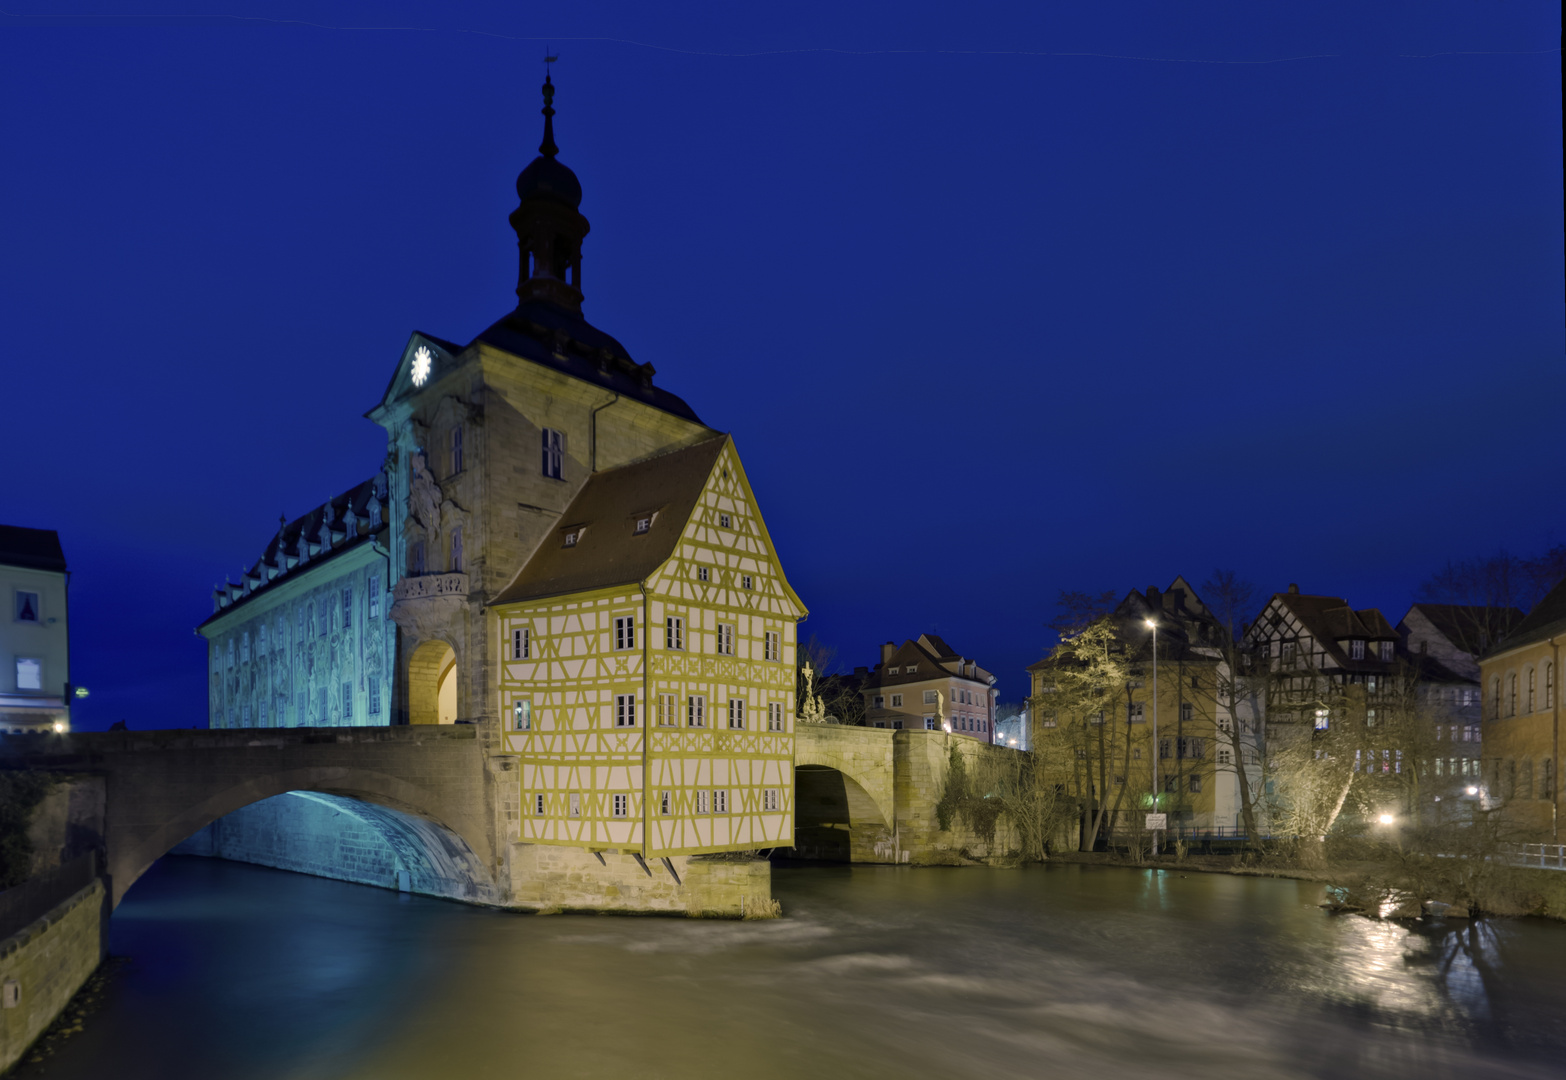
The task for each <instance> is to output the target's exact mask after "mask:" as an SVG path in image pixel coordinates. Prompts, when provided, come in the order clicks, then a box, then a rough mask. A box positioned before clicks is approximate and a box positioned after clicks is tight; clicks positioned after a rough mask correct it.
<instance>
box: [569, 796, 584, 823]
mask: <svg viewBox="0 0 1566 1080" xmlns="http://www.w3.org/2000/svg"><path fill="white" fill-rule="evenodd" d="M570 803H571V816H572V817H581V816H582V793H581V792H579V791H573V792H571V799H570Z"/></svg>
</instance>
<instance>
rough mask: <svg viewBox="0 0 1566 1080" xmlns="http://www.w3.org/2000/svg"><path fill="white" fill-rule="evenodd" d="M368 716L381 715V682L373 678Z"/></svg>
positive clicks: (279, 714)
mask: <svg viewBox="0 0 1566 1080" xmlns="http://www.w3.org/2000/svg"><path fill="white" fill-rule="evenodd" d="M370 715H371V716H379V715H381V682H380V680H379V679H377V678H374V677H373V676H372V677H371V679H370ZM278 719H282V712H281V711H279V713H278Z"/></svg>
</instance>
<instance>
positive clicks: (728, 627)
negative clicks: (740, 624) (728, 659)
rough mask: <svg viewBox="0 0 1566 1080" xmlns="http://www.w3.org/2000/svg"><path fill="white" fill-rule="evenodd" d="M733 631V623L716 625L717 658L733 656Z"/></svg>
mask: <svg viewBox="0 0 1566 1080" xmlns="http://www.w3.org/2000/svg"><path fill="white" fill-rule="evenodd" d="M734 630H735V627H734V624H733V623H719V624H718V634H717V636H718V655H719V656H733V655H734Z"/></svg>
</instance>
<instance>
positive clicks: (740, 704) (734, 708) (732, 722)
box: [729, 697, 745, 729]
mask: <svg viewBox="0 0 1566 1080" xmlns="http://www.w3.org/2000/svg"><path fill="white" fill-rule="evenodd" d="M744 726H745V699H744V698H738V697H733V698H729V727H731V728H735V729H739V728H743V727H744Z"/></svg>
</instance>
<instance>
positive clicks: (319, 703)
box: [315, 686, 332, 727]
mask: <svg viewBox="0 0 1566 1080" xmlns="http://www.w3.org/2000/svg"><path fill="white" fill-rule="evenodd" d="M315 716H316V719H317V720H319V721H320V722H321V725H322V726H323V727H325V726H326V725H328V724H330V723H331V722H332V721H331V716H330V713H329V712H328V710H327V704H326V687H324V686H323V687H321V689H320V691H319V692H318V693H317V694H316V704H315Z"/></svg>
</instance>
